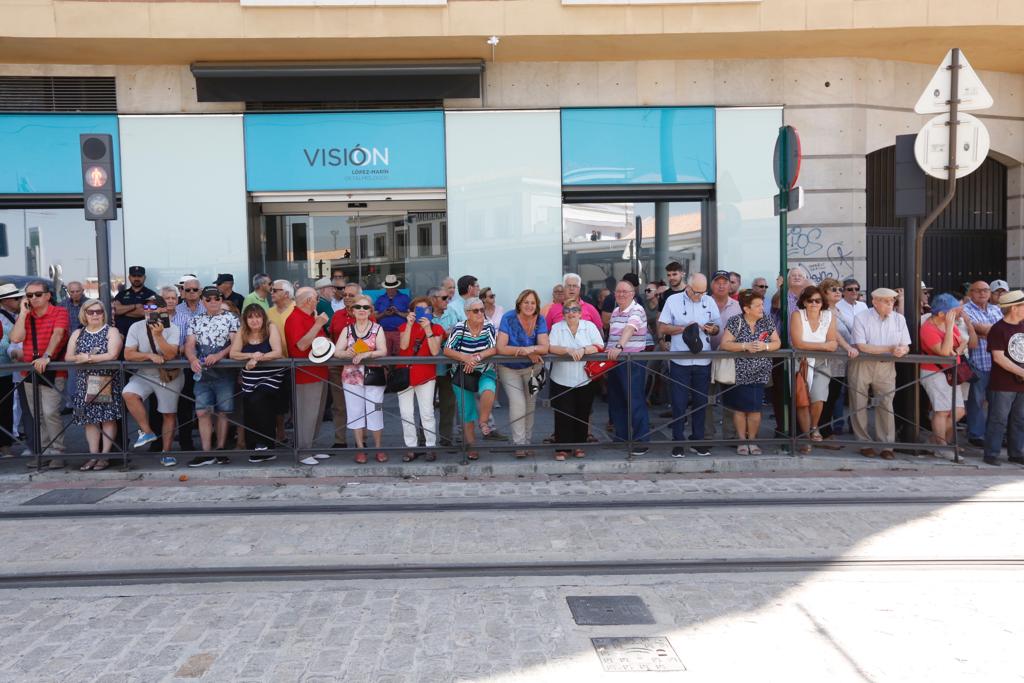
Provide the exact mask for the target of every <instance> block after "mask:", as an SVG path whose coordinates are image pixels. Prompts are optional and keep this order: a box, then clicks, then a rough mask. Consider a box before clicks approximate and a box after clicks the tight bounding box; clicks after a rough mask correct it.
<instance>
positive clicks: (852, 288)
mask: <svg viewBox="0 0 1024 683" xmlns="http://www.w3.org/2000/svg"><path fill="white" fill-rule="evenodd" d="M846 291H847V292H859V291H860V287H847V288H846Z"/></svg>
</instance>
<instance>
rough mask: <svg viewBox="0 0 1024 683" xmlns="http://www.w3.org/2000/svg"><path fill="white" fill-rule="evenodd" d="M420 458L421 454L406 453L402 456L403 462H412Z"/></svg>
mask: <svg viewBox="0 0 1024 683" xmlns="http://www.w3.org/2000/svg"><path fill="white" fill-rule="evenodd" d="M418 457H420V455H419V453H406V454H405V455H403V456H402V462H412V461H413V460H415V459H416V458H418Z"/></svg>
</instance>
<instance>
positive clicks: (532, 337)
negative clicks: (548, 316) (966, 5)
mask: <svg viewBox="0 0 1024 683" xmlns="http://www.w3.org/2000/svg"><path fill="white" fill-rule="evenodd" d="M488 324H489V323H488ZM498 332H504V333H505V334H507V335H508V343H509V346H536V344H537V336H538V335H541V334H547V333H548V323H547V321H545V320H544V316H541V315H538V316H537V323H536V324H535V325H534V328H533V334H527V333H526V330H525V329H524V328H523V325H522V323H520V322H519V316H518V315H517V314H516V312H515V311H507V312H506V313H505V315H503V316H501V325H500V326H499V327H498ZM531 365H533V362H532V361H530V360H527V361H526V362H525V363H506V364H505V367H507V368H512V369H515V370H519V369H522V368H528V367H530V366H531Z"/></svg>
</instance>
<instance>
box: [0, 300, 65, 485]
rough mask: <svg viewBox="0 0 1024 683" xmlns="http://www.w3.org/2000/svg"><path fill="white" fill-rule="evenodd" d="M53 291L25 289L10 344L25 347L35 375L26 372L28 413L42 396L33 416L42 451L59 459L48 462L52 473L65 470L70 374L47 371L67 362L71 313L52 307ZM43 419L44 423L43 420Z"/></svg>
mask: <svg viewBox="0 0 1024 683" xmlns="http://www.w3.org/2000/svg"><path fill="white" fill-rule="evenodd" d="M51 298H52V295H51V294H50V287H49V285H47V284H46V283H45V282H43V281H42V280H35V281H33V282H30V283H28V285H26V287H25V298H24V299H23V300H22V302H21V313H20V314H19V315H18V320H17V322H15V323H14V327H13V328H11V341H12V342H14V343H16V344H17V343H21V344H22V357H23V358H24V359H25V360H27V361H29V362H31V363H32V372H23V373H22V376H23V377H28V379H27V380H26V382H25V397H26V399H27V401H26V402H27V404H28V405H27V406H26V407H27V409H28V411H29V413H30V414H31V413H32V409H33V406H35V392H36V391H38V392H39V412H40V413H41V415H38V416H37V415H33V417H34V418H36V419H38V421H39V436H40V447H41V448H43V449H44V450H43V452H44V453H45V454H48V455H55V456H58V457H55V458H53V459H52V460H50V461H49V464H48V466H49V467H50V468H51V469H58V468H61V467H64V460H63V458H61V457H60V456H61V455H63V453H64V434H63V429H64V424H63V422H62V420H61V419H60V409H61V404H62V396H63V393H64V385H65V384H66V382H67V376H68V374H67V372H65V371H64V370H58V371H56V372H54V371H50V372H47V371H46V367H47V366H48V365H49V364H50V361H51V360H57V361H59V360H61V359H62V358H64V347H65V345H66V344H67V339H68V334H67V333H68V328H69V327H70V322H69V321H68V309H66V308H64V307H63V306H53V305H51V303H50V299H51ZM40 418H41V419H40Z"/></svg>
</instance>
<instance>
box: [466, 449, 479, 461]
mask: <svg viewBox="0 0 1024 683" xmlns="http://www.w3.org/2000/svg"><path fill="white" fill-rule="evenodd" d="M479 457H480V454H479V453H477V452H476V451H468V452H467V453H466V459H467V460H476V459H477V458H479Z"/></svg>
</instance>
